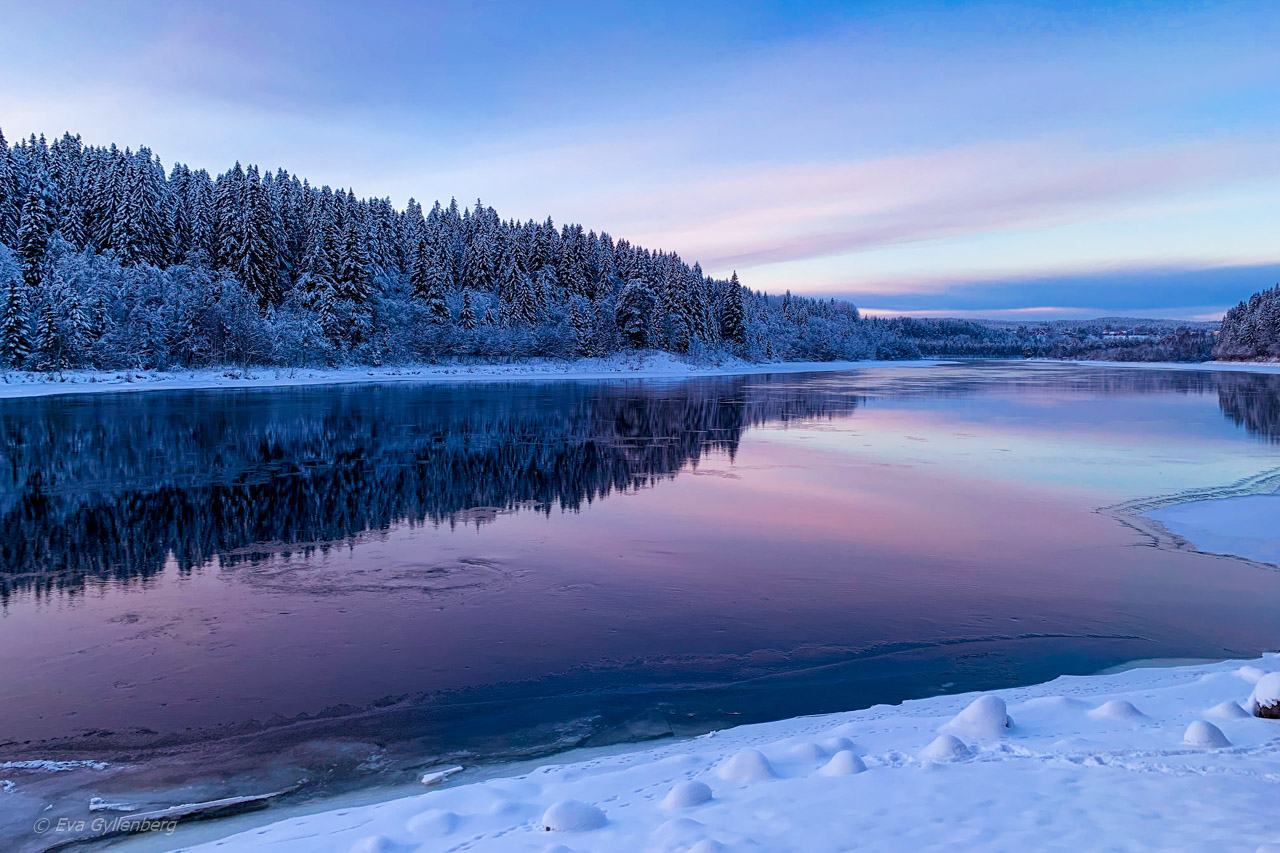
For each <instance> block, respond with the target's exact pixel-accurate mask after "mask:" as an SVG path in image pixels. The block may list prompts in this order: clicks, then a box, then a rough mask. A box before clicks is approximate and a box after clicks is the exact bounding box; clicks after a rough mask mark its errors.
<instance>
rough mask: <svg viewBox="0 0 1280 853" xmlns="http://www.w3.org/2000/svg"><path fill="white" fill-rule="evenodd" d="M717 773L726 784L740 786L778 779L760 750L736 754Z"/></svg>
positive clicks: (742, 751)
mask: <svg viewBox="0 0 1280 853" xmlns="http://www.w3.org/2000/svg"><path fill="white" fill-rule="evenodd" d="M717 773H718V775H719V776H720V778H721V779H723V780H725V781H726V782H737V783H738V784H740V785H749V784H750V783H752V782H763V781H765V780H766V779H774V778H777V775H778V774H777V773H776V772H774V769H773V765H772V764H770V763H769V759H767V758H765V757H764V753H762V752H761V751H760V750H758V749H744V750H741V751H740V752H737V753H735V754H734V756H733V757H732V758H730V759H729V760H728V761H726V762H725V763H724V764H721V765H720V769H719V770H718V771H717Z"/></svg>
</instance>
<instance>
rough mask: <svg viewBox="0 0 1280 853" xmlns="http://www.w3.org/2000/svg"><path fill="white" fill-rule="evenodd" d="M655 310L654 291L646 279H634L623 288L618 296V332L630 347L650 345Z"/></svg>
mask: <svg viewBox="0 0 1280 853" xmlns="http://www.w3.org/2000/svg"><path fill="white" fill-rule="evenodd" d="M653 308H654V298H653V291H652V290H651V289H650V287H649V283H648V282H647V281H645V280H644V279H642V278H633V279H632V280H631V281H629V282H627V285H626V287H624V288H622V293H621V294H619V296H618V318H617V319H618V330H619V331H620V332H621V333H622V339H623V340H624V341H625V342H626V343H627V344H628V345H629V346H632V347H636V348H640V347H644V346H647V345H648V344H649V331H650V325H651V323H652V320H653Z"/></svg>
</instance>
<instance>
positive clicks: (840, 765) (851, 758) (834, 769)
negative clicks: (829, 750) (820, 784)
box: [818, 749, 867, 776]
mask: <svg viewBox="0 0 1280 853" xmlns="http://www.w3.org/2000/svg"><path fill="white" fill-rule="evenodd" d="M866 769H867V765H866V764H864V763H863V762H862V759H861V758H859V757H858V756H856V755H854V754H853V752H851V751H850V750H847V749H844V750H841V751H840V752H837V753H836V754H835V755H833V756H831V760H830V761H828V762H827V763H826V764H824V765H822V769H821V770H819V771H818V772H819V773H821V774H822V775H823V776H852V775H853V774H855V773H861V772H862V771H864V770H866Z"/></svg>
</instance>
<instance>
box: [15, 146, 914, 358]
mask: <svg viewBox="0 0 1280 853" xmlns="http://www.w3.org/2000/svg"><path fill="white" fill-rule="evenodd" d="M0 243H2V244H3V246H0V300H2V304H0V367H6V368H21V369H27V370H58V369H63V368H76V367H89V368H104V369H117V368H159V369H172V368H184V367H195V366H211V365H222V364H277V365H333V364H343V363H362V364H395V363H407V362H420V361H431V360H434V359H438V358H441V357H448V356H472V357H484V358H509V357H528V356H553V357H575V356H599V355H607V354H610V353H614V352H618V351H621V350H625V349H628V348H652V349H661V350H667V351H671V352H677V353H687V354H690V355H692V356H695V357H697V356H701V355H712V354H716V353H731V354H734V355H738V356H742V357H746V358H750V359H755V360H759V359H808V360H830V359H837V358H876V357H901V356H906V355H911V354H912V353H911V352H910V351H909V347H908V348H907V349H905V350H904V348H903V346H902V342H901V341H900V340H899V339H898V337H897V336H896V335H894V334H892V333H891V332H890V331H889V330H888V329H887V328H885V327H884V326H883V325H881V324H876V323H860V322H859V319H860V318H859V315H858V311H857V309H856V308H855V307H854V306H853V305H852V304H850V303H848V302H842V301H836V300H817V299H808V298H802V297H797V296H792V295H791V294H789V293H788V294H785V295H781V296H766V295H764V294H762V293H758V292H755V291H752V290H749V289H747V288H745V287H743V286H742V285H741V284H740V283H739V281H738V278H737V276H736V274H735V275H733V276H731V277H730V278H729V279H727V280H726V279H715V278H712V277H709V276H707V275H705V274H704V273H703V271H702V269H701V268H700V267H699V265H698V264H696V263H694V264H692V265H691V264H689V263H686V262H685V261H684V260H682V259H681V258H680V256H679V255H677V254H675V253H674V252H670V251H662V250H651V249H646V248H642V247H640V246H635V245H632V244H631V243H629V242H628V241H627V240H625V239H622V238H618V239H615V238H613V237H611V236H610V235H609V234H607V233H604V232H596V231H590V230H587V229H585V228H584V227H583V226H581V225H576V224H566V225H563V226H561V227H557V226H556V225H555V224H554V223H553V222H552V221H551V220H550V219H547V220H546V221H543V222H534V221H532V220H530V221H526V222H517V221H512V220H503V219H502V218H500V217H499V215H498V213H497V212H496V211H495V210H494V209H493V208H491V207H488V206H486V205H484V204H483V203H481V202H480V201H477V202H476V203H475V204H474V205H472V206H470V207H469V208H466V209H461V208H460V207H459V206H458V204H457V203H456V202H455V201H451V202H450V203H449V204H448V205H446V206H442V205H441V204H439V203H436V204H435V205H434V206H432V207H431V208H430V209H427V210H424V209H423V207H422V206H421V205H420V204H419V203H418V202H416V201H413V200H410V201H409V203H408V205H407V206H406V207H405V208H404V209H403V210H401V209H397V208H396V207H394V206H393V205H392V204H391V201H390V200H389V199H385V198H384V199H377V198H357V196H356V195H355V193H354V192H352V191H350V190H343V189H338V190H334V189H331V188H330V187H328V186H319V187H316V186H312V185H311V184H310V183H309V182H308V181H307V180H306V179H303V178H301V177H299V176H297V175H291V174H289V173H288V172H286V171H284V170H283V169H281V170H277V171H275V172H271V171H269V170H259V168H258V167H257V166H249V167H248V168H244V167H242V166H241V165H240V164H239V163H237V164H236V165H235V166H234V167H232V168H231V169H229V170H227V171H226V172H223V173H222V174H220V175H217V176H216V177H215V176H211V175H210V174H209V173H208V172H207V171H205V170H203V169H191V168H188V167H187V166H185V165H182V164H181V163H179V164H175V165H174V166H173V167H172V168H170V169H168V170H166V169H165V167H164V166H163V165H162V163H161V161H160V159H159V157H157V156H155V155H154V154H153V153H152V152H151V151H150V150H148V149H146V148H139V149H138V150H137V151H131V150H129V149H123V150H122V149H120V148H117V147H116V146H115V145H111V146H110V147H97V146H91V145H85V144H83V143H82V142H81V140H80V138H79V137H78V136H71V135H69V134H67V135H64V136H62V137H61V138H60V139H57V140H56V141H54V142H52V143H48V142H47V141H46V140H45V138H44V137H43V136H41V137H39V138H37V137H34V136H32V137H31V138H29V139H27V140H23V141H20V142H18V143H16V144H15V145H13V146H9V145H8V144H7V143H6V142H4V139H3V136H2V135H0Z"/></svg>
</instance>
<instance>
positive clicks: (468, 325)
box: [458, 290, 478, 332]
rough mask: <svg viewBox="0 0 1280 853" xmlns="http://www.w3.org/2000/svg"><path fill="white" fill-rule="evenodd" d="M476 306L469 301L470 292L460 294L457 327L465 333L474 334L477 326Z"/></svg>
mask: <svg viewBox="0 0 1280 853" xmlns="http://www.w3.org/2000/svg"><path fill="white" fill-rule="evenodd" d="M477 325H478V324H477V321H476V306H475V304H474V303H473V302H472V301H471V291H470V290H468V291H466V292H465V293H463V294H462V311H461V312H459V314H458V326H459V327H460V328H461V329H463V330H464V331H467V332H474V331H475V330H476V326H477Z"/></svg>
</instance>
